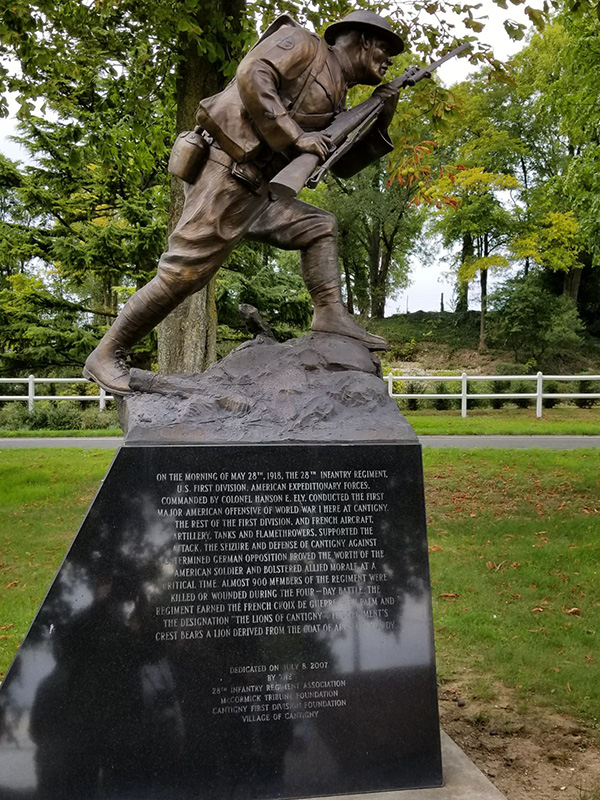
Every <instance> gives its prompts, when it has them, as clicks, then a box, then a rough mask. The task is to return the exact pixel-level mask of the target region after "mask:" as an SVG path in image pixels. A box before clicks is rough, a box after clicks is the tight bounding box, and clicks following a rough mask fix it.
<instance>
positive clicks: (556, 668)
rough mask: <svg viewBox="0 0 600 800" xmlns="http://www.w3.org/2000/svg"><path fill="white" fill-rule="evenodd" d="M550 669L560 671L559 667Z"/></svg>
mask: <svg viewBox="0 0 600 800" xmlns="http://www.w3.org/2000/svg"><path fill="white" fill-rule="evenodd" d="M552 669H553V670H554V672H560V667H552Z"/></svg>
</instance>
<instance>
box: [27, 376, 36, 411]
mask: <svg viewBox="0 0 600 800" xmlns="http://www.w3.org/2000/svg"><path fill="white" fill-rule="evenodd" d="M34 402H35V375H30V376H29V377H28V378H27V408H28V409H29V410H30V411H33V404H34Z"/></svg>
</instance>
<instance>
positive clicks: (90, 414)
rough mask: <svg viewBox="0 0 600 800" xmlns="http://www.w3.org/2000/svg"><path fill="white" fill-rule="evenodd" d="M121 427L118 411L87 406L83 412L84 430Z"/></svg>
mask: <svg viewBox="0 0 600 800" xmlns="http://www.w3.org/2000/svg"><path fill="white" fill-rule="evenodd" d="M119 427H120V425H119V418H118V416H117V412H116V411H113V410H112V409H111V410H110V411H106V410H105V411H100V409H99V408H96V407H94V406H92V407H91V408H86V409H85V411H83V412H82V414H81V429H82V430H92V431H94V430H101V429H106V428H119Z"/></svg>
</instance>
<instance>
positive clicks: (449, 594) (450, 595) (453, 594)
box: [440, 592, 460, 600]
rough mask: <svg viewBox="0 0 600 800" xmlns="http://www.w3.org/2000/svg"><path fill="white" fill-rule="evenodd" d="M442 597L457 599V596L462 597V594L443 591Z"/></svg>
mask: <svg viewBox="0 0 600 800" xmlns="http://www.w3.org/2000/svg"><path fill="white" fill-rule="evenodd" d="M440 597H447V598H448V599H450V600H456V598H457V597H460V595H459V594H457V593H456V592H442V594H441V595H440Z"/></svg>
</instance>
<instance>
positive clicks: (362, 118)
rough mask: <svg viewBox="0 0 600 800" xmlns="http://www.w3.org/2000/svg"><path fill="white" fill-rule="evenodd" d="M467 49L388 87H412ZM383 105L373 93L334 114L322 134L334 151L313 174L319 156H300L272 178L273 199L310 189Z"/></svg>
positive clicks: (413, 70) (412, 69)
mask: <svg viewBox="0 0 600 800" xmlns="http://www.w3.org/2000/svg"><path fill="white" fill-rule="evenodd" d="M470 46H471V45H470V44H469V43H466V44H462V45H461V46H460V47H457V48H455V49H454V50H452V51H451V52H450V53H447V54H446V55H445V56H443V57H442V58H440V59H439V60H438V61H434V63H433V64H430V65H429V66H428V67H424V68H420V67H409V68H408V69H407V70H406V71H405V72H403V74H402V75H400V77H399V78H396V79H395V80H393V81H390V83H389V84H388V85H389V86H392V87H393V88H394V89H398V90H399V89H404V88H405V87H406V86H414V85H415V84H416V83H418V82H419V81H421V80H423V78H430V77H431V73H432V72H433V71H434V70H436V69H437V68H438V67H440V66H441V65H442V64H444V63H445V62H446V61H449V60H450V59H451V58H454V57H455V56H457V55H459V53H463V52H464V51H465V50H466V49H467V48H469V47H470ZM384 103H385V100H384V99H383V98H382V97H381V96H379V95H378V93H377V90H375V91H374V92H373V94H372V95H371V96H370V97H369V98H368V99H367V100H365V101H363V102H362V103H360V104H359V105H357V106H355V107H354V108H351V109H349V110H348V111H342V113H341V114H338V116H337V117H336V118H335V119H334V121H333V122H332V123H331V125H329V127H328V128H325V130H324V131H322V132H323V133H325V134H327V135H328V136H329V137H330V139H331V143H332V145H333V147H334V150H333V152H332V153H331V155H330V156H329V158H327V160H326V161H324V162H323V164H322V165H321V167H320V168H319V169H318V170H317V171H316V172H315V170H316V168H317V167H318V166H319V156H316V155H313V154H312V153H302V154H301V155H299V156H298V157H297V158H295V159H294V160H293V161H291V162H290V163H289V164H288V165H287V166H286V167H284V168H283V169H282V170H281V171H280V172H278V173H277V175H275V177H274V178H273V180H272V181H271V182H270V183H269V191H270V192H271V194H272V195H273V196H274V197H296V195H297V194H298V193H299V192H300V191H301V189H302V188H303V187H304V186H308V187H309V188H310V189H314V187H315V186H316V185H317V184H318V183H319V182H320V181H321V180H322V178H323V176H324V175H325V173H326V172H327V171H328V170H329V169H331V167H332V166H333V165H334V164H335V163H336V161H339V159H340V158H342V156H343V155H344V154H345V153H347V152H348V150H349V149H350V148H351V147H352V146H353V145H354V144H355V142H356V141H358V139H359V138H360V137H361V136H362V134H363V133H364V132H365V131H366V129H367V128H368V127H369V126H370V125H371V123H372V122H374V120H376V119H377V117H378V116H379V113H380V112H381V109H382V108H383V105H384Z"/></svg>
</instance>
